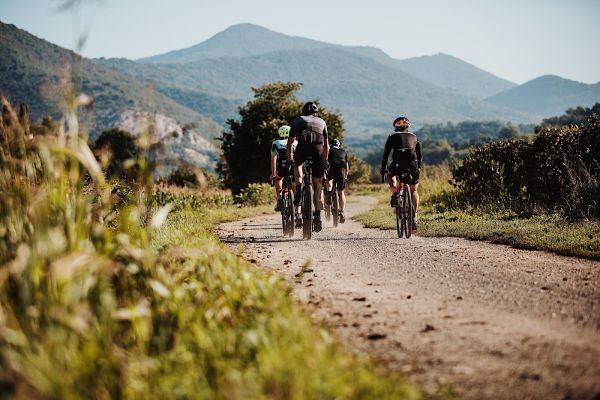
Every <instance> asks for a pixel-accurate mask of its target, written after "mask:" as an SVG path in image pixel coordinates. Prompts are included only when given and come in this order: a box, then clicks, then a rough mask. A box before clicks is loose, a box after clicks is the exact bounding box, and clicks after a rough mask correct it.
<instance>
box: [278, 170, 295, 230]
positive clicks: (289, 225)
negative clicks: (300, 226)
mask: <svg viewBox="0 0 600 400" xmlns="http://www.w3.org/2000/svg"><path fill="white" fill-rule="evenodd" d="M293 171H294V170H293V164H291V165H289V170H288V173H287V175H286V176H284V177H283V182H282V187H281V198H282V199H283V208H282V209H281V226H282V229H283V236H289V237H293V236H294V227H295V222H296V221H295V206H294V190H293V189H292V182H294V172H293Z"/></svg>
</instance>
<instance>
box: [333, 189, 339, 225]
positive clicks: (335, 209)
mask: <svg viewBox="0 0 600 400" xmlns="http://www.w3.org/2000/svg"><path fill="white" fill-rule="evenodd" d="M339 212H340V208H339V204H338V196H337V189H336V187H335V182H334V183H333V189H332V190H331V213H332V214H333V227H334V228H337V226H338V222H339V219H340V215H339Z"/></svg>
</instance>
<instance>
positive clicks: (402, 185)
mask: <svg viewBox="0 0 600 400" xmlns="http://www.w3.org/2000/svg"><path fill="white" fill-rule="evenodd" d="M396 177H397V178H398V182H399V184H398V186H399V190H398V191H397V192H396V193H394V194H393V196H396V206H395V207H394V213H395V215H396V233H398V237H399V238H402V236H405V237H406V238H407V239H408V238H410V237H411V236H412V231H413V218H414V216H415V208H414V206H413V202H412V193H411V191H410V187H409V186H408V185H409V182H412V180H413V178H412V175H411V174H410V172H408V171H402V172H400V173H399V174H398V175H396ZM381 180H382V181H383V180H384V177H383V175H382V176H381Z"/></svg>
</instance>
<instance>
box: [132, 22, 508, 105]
mask: <svg viewBox="0 0 600 400" xmlns="http://www.w3.org/2000/svg"><path fill="white" fill-rule="evenodd" d="M323 48H330V49H338V50H345V51H348V52H351V53H354V54H356V55H359V56H362V57H367V58H371V59H373V60H375V61H377V62H379V63H382V64H385V65H388V66H392V67H396V68H398V69H401V70H402V71H404V72H407V73H409V74H410V75H413V76H415V77H417V78H419V79H421V80H423V81H425V82H429V83H432V84H434V85H436V86H439V87H441V88H444V89H450V90H453V91H456V92H457V93H460V94H462V95H468V96H473V97H476V98H479V99H483V98H485V97H488V96H491V95H493V94H495V93H499V92H501V91H503V90H506V89H508V88H510V87H512V86H515V84H514V83H512V82H509V81H507V80H505V79H501V78H498V77H496V76H494V75H492V74H490V73H489V72H487V71H484V70H482V69H479V68H477V67H475V66H474V65H471V64H468V63H466V62H464V61H462V60H460V59H458V58H456V57H452V56H449V55H446V54H436V55H434V56H423V57H416V58H410V59H406V60H396V59H393V58H391V57H390V56H389V55H387V54H386V53H385V52H384V51H382V50H381V49H378V48H375V47H370V46H343V45H338V44H332V43H326V42H322V41H318V40H313V39H307V38H303V37H298V36H290V35H286V34H283V33H279V32H274V31H272V30H269V29H267V28H264V27H262V26H258V25H254V24H249V23H243V24H237V25H232V26H230V27H229V28H227V29H225V30H224V31H222V32H219V33H217V34H215V35H214V36H212V37H211V38H209V39H207V40H205V41H203V42H201V43H199V44H196V45H194V46H191V47H188V48H185V49H180V50H174V51H170V52H168V53H164V54H159V55H155V56H151V57H146V58H142V59H139V60H137V61H139V62H141V63H155V64H156V63H159V64H165V63H167V64H168V63H189V62H195V61H201V60H205V59H211V58H223V57H251V56H259V55H264V54H267V53H273V52H279V51H304V50H317V49H323Z"/></svg>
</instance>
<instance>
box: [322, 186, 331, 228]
mask: <svg viewBox="0 0 600 400" xmlns="http://www.w3.org/2000/svg"><path fill="white" fill-rule="evenodd" d="M328 192H329V191H328V190H327V188H326V183H325V182H323V196H324V197H325V198H324V200H325V201H324V203H325V207H323V208H324V210H325V220H326V221H327V222H329V221H330V220H331V197H330V204H329V205H327V201H326V200H327V193H328Z"/></svg>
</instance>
